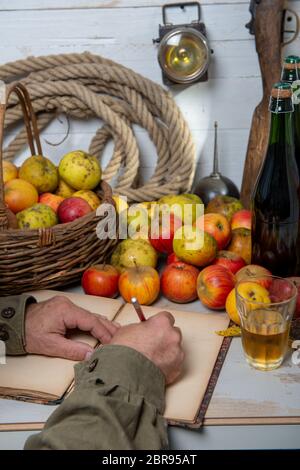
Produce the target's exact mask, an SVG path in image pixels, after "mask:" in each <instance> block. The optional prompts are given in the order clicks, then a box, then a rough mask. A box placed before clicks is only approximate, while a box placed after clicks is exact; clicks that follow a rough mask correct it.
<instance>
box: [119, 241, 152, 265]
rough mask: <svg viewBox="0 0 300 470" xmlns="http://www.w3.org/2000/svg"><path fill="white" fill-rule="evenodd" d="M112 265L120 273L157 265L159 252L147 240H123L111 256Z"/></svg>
mask: <svg viewBox="0 0 300 470" xmlns="http://www.w3.org/2000/svg"><path fill="white" fill-rule="evenodd" d="M111 264H112V265H113V266H115V267H116V268H117V269H118V270H119V271H122V270H123V269H125V268H132V267H136V266H151V267H152V268H155V266H156V264H157V252H156V250H155V249H154V248H153V246H152V245H151V243H149V242H148V241H147V240H143V239H137V240H131V239H130V238H128V239H127V240H122V241H121V242H120V243H119V244H118V246H117V247H116V249H115V250H114V252H113V254H112V256H111Z"/></svg>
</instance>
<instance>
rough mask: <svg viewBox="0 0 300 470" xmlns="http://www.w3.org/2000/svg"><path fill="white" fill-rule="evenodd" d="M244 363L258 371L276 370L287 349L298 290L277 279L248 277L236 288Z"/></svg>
mask: <svg viewBox="0 0 300 470" xmlns="http://www.w3.org/2000/svg"><path fill="white" fill-rule="evenodd" d="M235 292H236V305H237V309H238V313H239V316H240V319H241V331H242V344H243V349H244V354H245V357H246V360H247V362H248V363H249V364H250V365H251V366H252V367H255V368H256V369H259V370H272V369H276V368H277V367H279V366H280V365H281V364H282V362H283V360H284V357H285V355H286V352H287V349H288V338H289V330H290V324H291V320H292V318H293V314H294V311H295V306H296V298H297V288H296V287H295V285H294V284H293V283H292V282H291V281H289V280H288V279H284V278H280V277H276V276H264V275H263V276H249V277H246V278H245V279H243V280H240V281H239V282H238V283H237V284H236V286H235Z"/></svg>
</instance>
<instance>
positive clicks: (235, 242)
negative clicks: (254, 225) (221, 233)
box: [227, 228, 251, 264]
mask: <svg viewBox="0 0 300 470" xmlns="http://www.w3.org/2000/svg"><path fill="white" fill-rule="evenodd" d="M227 250H228V251H232V252H233V253H236V254H237V255H240V256H241V257H242V258H244V260H245V262H246V264H250V263H251V230H248V229H247V228H236V229H235V230H232V232H231V242H230V244H229V245H228V247H227Z"/></svg>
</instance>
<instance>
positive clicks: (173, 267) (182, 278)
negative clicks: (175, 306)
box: [160, 261, 199, 304]
mask: <svg viewBox="0 0 300 470" xmlns="http://www.w3.org/2000/svg"><path fill="white" fill-rule="evenodd" d="M198 275H199V270H198V269H197V268H195V266H191V265H190V264H187V263H183V262H182V261H181V262H177V263H173V264H169V265H168V266H167V267H166V268H165V269H164V271H163V273H162V276H161V280H160V282H161V291H162V293H163V295H164V296H165V297H167V299H169V300H171V302H177V303H180V304H184V303H187V302H192V301H193V300H195V299H197V278H198Z"/></svg>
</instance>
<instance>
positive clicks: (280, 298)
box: [268, 277, 297, 302]
mask: <svg viewBox="0 0 300 470" xmlns="http://www.w3.org/2000/svg"><path fill="white" fill-rule="evenodd" d="M268 290H269V296H270V299H271V302H284V301H285V300H289V299H291V298H292V297H293V296H294V295H295V286H294V283H292V282H290V281H289V280H287V279H282V278H277V277H274V278H273V279H271V283H270V285H269V287H268ZM296 292H297V289H296Z"/></svg>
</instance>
